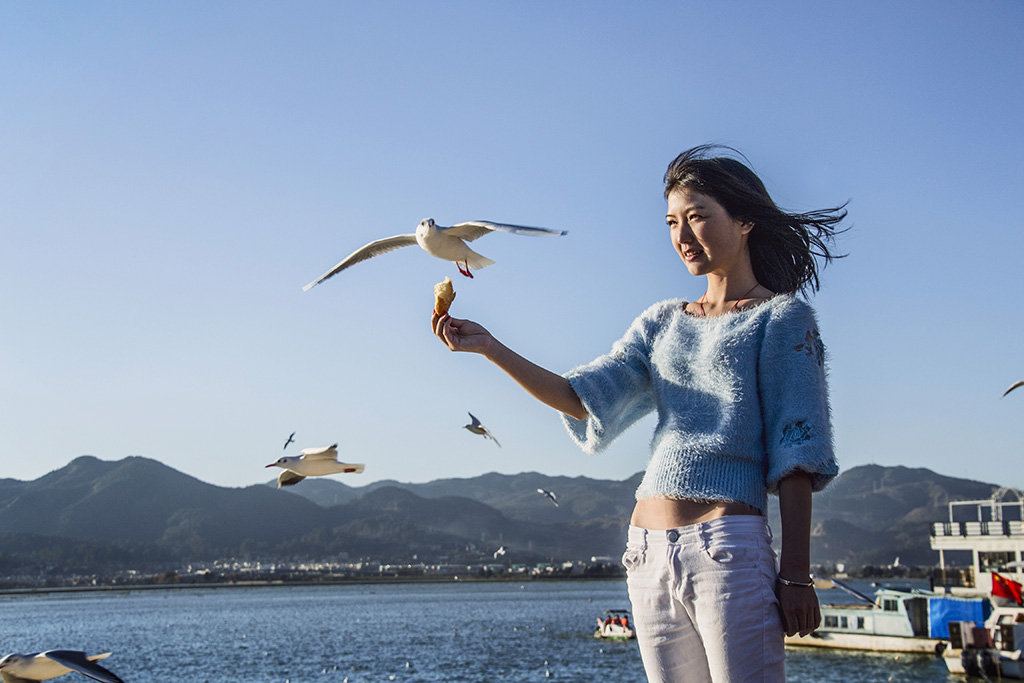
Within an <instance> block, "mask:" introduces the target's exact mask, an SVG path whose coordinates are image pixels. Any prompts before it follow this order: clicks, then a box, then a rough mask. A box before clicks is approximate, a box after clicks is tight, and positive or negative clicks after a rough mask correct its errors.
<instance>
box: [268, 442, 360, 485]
mask: <svg viewBox="0 0 1024 683" xmlns="http://www.w3.org/2000/svg"><path fill="white" fill-rule="evenodd" d="M267 467H280V468H282V469H283V470H284V472H282V473H281V474H279V475H278V477H277V488H281V487H282V486H292V485H293V484H298V483H299V482H300V481H302V480H303V479H305V478H306V477H322V476H325V475H328V474H339V473H341V472H344V473H351V472H355V473H356V474H358V473H360V472H362V471H363V469H364V468H365V465H363V464H361V463H359V464H355V463H347V462H338V444H333V445H330V446H327V447H326V448H303V449H302V455H286V456H284V457H282V458H278V459H277V460H275V461H274V462H272V463H270V464H269V465H267Z"/></svg>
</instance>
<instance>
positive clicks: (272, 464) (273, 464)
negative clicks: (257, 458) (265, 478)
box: [264, 462, 277, 469]
mask: <svg viewBox="0 0 1024 683" xmlns="http://www.w3.org/2000/svg"><path fill="white" fill-rule="evenodd" d="M275 465H277V463H276V462H272V463H270V464H269V465H267V467H274V466H275ZM264 469H266V468H264Z"/></svg>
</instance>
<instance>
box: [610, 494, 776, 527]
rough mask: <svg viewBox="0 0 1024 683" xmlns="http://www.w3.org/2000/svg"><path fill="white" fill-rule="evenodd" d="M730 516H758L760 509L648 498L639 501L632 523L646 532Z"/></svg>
mask: <svg viewBox="0 0 1024 683" xmlns="http://www.w3.org/2000/svg"><path fill="white" fill-rule="evenodd" d="M729 515H757V516H759V517H760V516H761V512H760V510H758V509H757V508H755V507H752V506H750V505H747V504H746V503H737V502H734V501H705V500H688V499H685V498H683V499H679V498H645V499H643V500H638V501H637V502H636V507H634V508H633V516H632V517H631V518H630V520H629V523H630V524H632V525H633V526H637V527H641V528H643V529H651V530H657V529H674V528H676V527H680V526H688V525H690V524H697V523H698V522H706V521H708V520H709V519H717V518H719V517H727V516H729Z"/></svg>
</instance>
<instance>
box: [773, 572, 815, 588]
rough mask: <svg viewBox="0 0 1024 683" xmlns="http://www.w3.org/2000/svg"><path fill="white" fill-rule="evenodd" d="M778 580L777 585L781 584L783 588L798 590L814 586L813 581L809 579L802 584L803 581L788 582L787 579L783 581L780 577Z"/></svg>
mask: <svg viewBox="0 0 1024 683" xmlns="http://www.w3.org/2000/svg"><path fill="white" fill-rule="evenodd" d="M778 578H779V583H781V584H782V585H783V586H798V587H800V588H811V587H812V586H814V579H811V580H810V581H808V582H807V583H804V582H803V581H790V580H789V579H784V578H782V576H781V575H780V576H779V577H778Z"/></svg>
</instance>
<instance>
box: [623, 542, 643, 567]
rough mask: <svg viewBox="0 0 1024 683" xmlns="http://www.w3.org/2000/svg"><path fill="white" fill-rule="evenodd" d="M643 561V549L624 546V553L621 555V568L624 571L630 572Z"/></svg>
mask: <svg viewBox="0 0 1024 683" xmlns="http://www.w3.org/2000/svg"><path fill="white" fill-rule="evenodd" d="M643 560H644V551H643V548H641V547H639V546H637V547H634V546H626V552H624V553H622V566H623V567H625V568H626V571H627V572H628V571H632V570H634V569H636V568H637V567H639V566H640V563H641V562H643Z"/></svg>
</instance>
